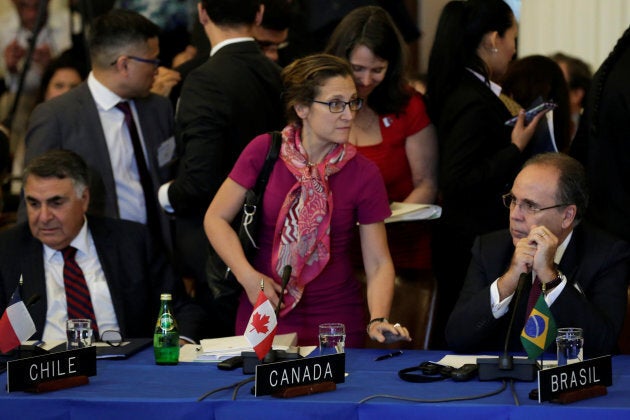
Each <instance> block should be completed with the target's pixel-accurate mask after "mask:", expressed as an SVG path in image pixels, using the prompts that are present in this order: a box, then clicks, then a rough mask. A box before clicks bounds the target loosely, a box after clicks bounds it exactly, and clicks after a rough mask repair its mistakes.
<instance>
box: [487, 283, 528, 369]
mask: <svg viewBox="0 0 630 420" xmlns="http://www.w3.org/2000/svg"><path fill="white" fill-rule="evenodd" d="M529 279H530V274H529V273H522V274H521V275H520V276H519V279H518V285H517V286H516V292H515V296H514V310H513V311H512V317H511V318H510V323H509V325H508V330H507V334H506V336H505V345H504V348H503V354H502V355H500V356H498V357H497V358H478V359H477V364H478V365H479V380H480V381H492V380H495V379H513V380H518V381H533V380H534V379H536V374H537V372H538V363H537V362H536V360H530V359H516V360H515V359H514V356H512V355H511V354H508V344H509V342H510V336H511V334H512V326H513V325H514V319H515V315H516V311H517V309H518V305H519V302H520V301H521V294H522V291H523V287H524V286H525V283H526V282H527V281H529Z"/></svg>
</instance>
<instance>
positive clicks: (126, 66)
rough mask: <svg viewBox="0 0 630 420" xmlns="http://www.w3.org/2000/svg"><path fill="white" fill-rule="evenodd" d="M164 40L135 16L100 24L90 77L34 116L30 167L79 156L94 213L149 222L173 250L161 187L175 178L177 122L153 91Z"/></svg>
mask: <svg viewBox="0 0 630 420" xmlns="http://www.w3.org/2000/svg"><path fill="white" fill-rule="evenodd" d="M158 34H159V28H158V27H157V26H156V25H155V24H153V23H152V22H151V21H149V20H148V19H146V18H144V17H143V16H141V15H139V14H137V13H135V12H130V11H126V10H113V11H111V12H109V13H107V14H104V15H102V16H100V17H98V18H97V19H95V20H94V23H93V25H92V29H91V33H90V38H89V52H90V59H91V62H92V72H91V73H90V74H89V76H88V79H87V81H86V82H84V83H82V84H81V85H79V86H78V87H76V88H75V89H73V90H71V91H70V92H68V93H66V94H64V95H61V96H60V97H58V98H54V99H52V100H50V101H46V102H44V103H42V104H40V105H39V106H38V107H37V108H36V109H35V110H34V111H33V114H32V116H31V120H30V123H29V129H28V132H27V137H26V164H28V163H29V162H30V161H31V160H32V159H33V158H35V157H37V156H39V155H41V154H42V153H44V152H46V151H47V150H50V149H68V150H72V151H74V152H76V153H77V154H79V155H80V156H81V157H82V158H83V159H84V160H85V161H86V162H87V164H88V166H89V168H90V191H91V201H90V209H89V210H90V213H92V214H97V215H104V216H108V217H114V218H120V219H125V220H132V221H136V222H140V223H143V224H147V225H148V227H149V230H150V231H151V233H152V234H153V236H154V237H155V238H156V239H160V240H161V242H162V243H163V244H164V245H165V247H167V249H170V248H171V246H170V245H171V242H170V232H169V223H168V219H167V217H166V215H165V214H164V212H162V210H161V208H160V206H159V204H158V201H157V188H158V186H159V185H160V184H161V183H162V182H164V181H166V180H168V179H170V178H171V177H172V166H173V164H172V161H173V157H174V150H175V140H174V137H173V130H174V118H173V110H172V107H171V104H170V102H169V100H168V99H167V98H164V97H161V96H158V95H155V94H151V93H150V89H151V85H152V83H153V80H154V77H155V74H156V71H157V67H158V65H159V61H158V60H157V57H158V54H159V52H160V49H159V45H158ZM21 213H22V214H21V217H20V220H23V219H24V217H23V216H24V214H23V210H22V211H21Z"/></svg>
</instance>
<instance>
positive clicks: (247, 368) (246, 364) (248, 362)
mask: <svg viewBox="0 0 630 420" xmlns="http://www.w3.org/2000/svg"><path fill="white" fill-rule="evenodd" d="M241 356H242V357H243V373H244V374H245V375H252V374H254V373H256V366H258V365H260V364H262V363H274V362H282V361H286V360H293V359H299V358H300V357H301V356H300V354H299V353H298V352H297V351H295V352H290V351H285V350H269V353H267V355H266V356H265V358H264V359H263V360H262V361H260V360H259V359H258V356H257V355H256V352H253V351H244V352H241Z"/></svg>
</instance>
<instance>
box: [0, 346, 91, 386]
mask: <svg viewBox="0 0 630 420" xmlns="http://www.w3.org/2000/svg"><path fill="white" fill-rule="evenodd" d="M94 375H96V347H94V346H90V347H86V348H83V349H77V350H68V351H62V352H59V353H50V354H45V355H43V356H36V357H28V358H26V359H18V360H13V361H10V362H8V363H7V392H14V391H25V390H28V389H31V388H33V387H34V386H35V385H37V384H40V383H43V382H48V381H54V380H58V379H65V378H71V377H73V376H94Z"/></svg>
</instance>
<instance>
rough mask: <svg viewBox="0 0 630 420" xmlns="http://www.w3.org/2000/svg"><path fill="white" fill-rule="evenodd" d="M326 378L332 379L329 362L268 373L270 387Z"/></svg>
mask: <svg viewBox="0 0 630 420" xmlns="http://www.w3.org/2000/svg"><path fill="white" fill-rule="evenodd" d="M326 379H329V380H332V379H333V373H332V368H331V367H330V363H326V365H325V366H322V365H321V364H318V363H316V364H314V365H311V366H301V367H293V368H287V369H278V370H272V371H271V372H270V373H269V385H271V386H272V387H278V386H280V387H284V386H292V385H298V384H306V383H312V382H319V381H322V380H326Z"/></svg>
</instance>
